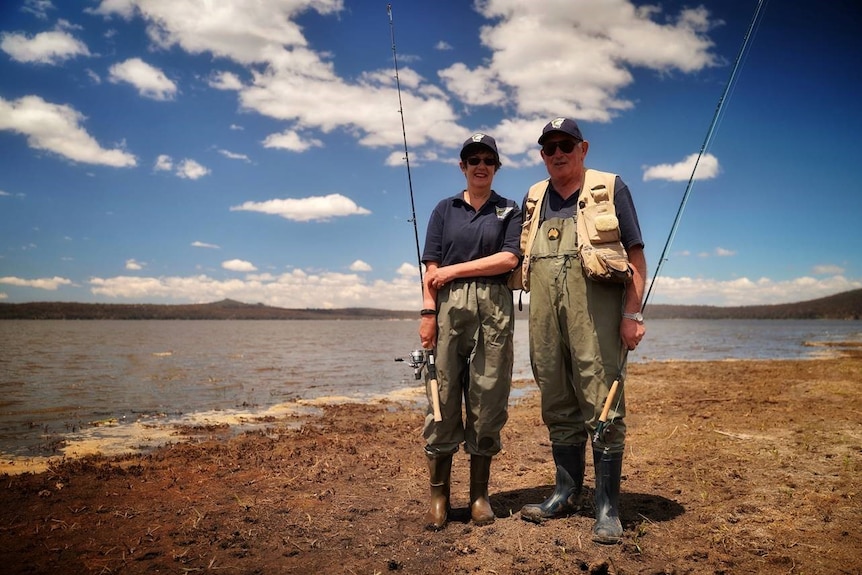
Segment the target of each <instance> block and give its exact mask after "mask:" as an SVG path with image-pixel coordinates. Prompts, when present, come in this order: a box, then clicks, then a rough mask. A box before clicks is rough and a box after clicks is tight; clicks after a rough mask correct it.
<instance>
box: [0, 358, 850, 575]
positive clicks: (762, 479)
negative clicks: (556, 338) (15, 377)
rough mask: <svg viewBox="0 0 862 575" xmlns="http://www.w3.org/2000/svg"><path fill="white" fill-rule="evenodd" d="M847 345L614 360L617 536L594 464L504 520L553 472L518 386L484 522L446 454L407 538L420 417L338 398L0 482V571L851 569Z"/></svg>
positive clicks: (463, 475)
mask: <svg viewBox="0 0 862 575" xmlns="http://www.w3.org/2000/svg"><path fill="white" fill-rule="evenodd" d="M860 351H862V350H860V349H858V348H857V349H856V350H853V349H849V350H847V351H846V352H845V354H844V355H843V356H842V357H840V358H833V359H822V360H821V359H817V360H806V361H734V362H709V363H682V362H672V363H648V364H636V365H632V366H630V368H629V376H628V381H627V383H626V385H627V401H628V409H629V413H630V415H629V417H628V424H629V440H628V446H627V451H626V456H625V460H624V463H623V483H622V495H621V514H622V520H623V526H624V528H625V534H624V541H623V543H622V544H620V545H613V546H601V545H597V544H595V543H593V542H592V541H591V540H590V529H591V527H592V524H593V510H592V505H591V503H590V501H591V497H592V486H593V484H594V482H593V471H592V466H591V463H588V467H587V479H586V488H585V491H586V493H585V505H584V508H583V510H582V512H581V513H579V514H577V515H573V516H570V517H567V518H563V519H558V520H554V521H550V522H547V523H545V524H543V525H534V524H531V523H528V522H526V521H523V520H521V518H520V514H519V509H520V508H521V506H522V505H524V504H525V503H530V502H538V501H541V500H542V499H544V498H545V497H546V496H547V495H548V494H549V493H550V492H551V491H552V484H553V477H554V470H553V466H552V459H551V453H550V445H549V443H548V440H547V432H546V429H545V427H544V425H543V424H542V423H541V420H540V417H539V407H538V396H537V394H536V393H528V394H526V395H525V397H523V398H522V399H519V400H518V401H517V402H513V405H512V407H511V410H510V420H509V423H508V424H507V425H506V427H505V429H504V451H503V452H502V453H501V454H500V455H499V456H498V457H496V458H495V459H494V463H493V466H492V476H491V503H492V505H493V508H494V511H495V513H496V516H497V519H496V521H495V522H494V523H493V524H491V525H487V526H482V527H477V526H474V525H472V524H471V523H470V521H469V513H468V511H467V504H468V501H467V500H468V470H469V464H468V460H467V457H466V455H464V454H463V452H462V453H460V454H459V455H458V456H457V457H456V460H455V463H454V465H453V467H454V469H453V486H452V498H453V501H452V503H453V506H454V510H453V513H452V516H451V522H450V523H449V525H448V526H447V527H446V529H444V530H443V531H441V532H437V533H434V532H429V531H426V530H424V528H423V518H424V514H425V511H426V499H427V492H428V479H427V468H426V464H425V459H424V456H423V454H422V449H421V448H422V440H421V437H420V429H421V424H422V418H423V415H422V413H420V410H418V409H416V408H415V407H412V406H402V405H397V404H376V405H341V406H331V407H328V408H327V409H326V410H325V415H324V416H323V417H321V418H319V419H315V420H312V421H307V422H304V423H302V425H299V426H297V425H296V421H291V420H284V421H272V422H271V425H270V426H269V427H268V428H267V429H266V431H257V432H252V433H247V434H243V435H237V436H233V435H232V434H230V433H229V432H227V431H225V430H224V429H211V430H202V429H199V430H187V432H186V433H185V434H183V435H181V436H178V438H177V441H176V443H173V444H171V445H168V446H165V447H163V448H159V449H157V450H155V451H151V452H149V453H147V454H145V455H135V456H125V457H120V458H97V457H96V458H86V459H83V460H73V461H66V462H64V463H62V464H57V465H55V466H53V467H52V468H50V469H49V471H47V472H44V473H38V474H32V473H28V474H22V475H5V476H0V571H2V572H3V573H7V574H13V573H14V574H18V573H51V574H79V573H80V574H91V573H92V574H110V573H178V574H189V573H198V572H213V573H226V574H253V573H260V574H270V573H272V574H280V573H297V574H300V573H301V574H311V573H325V574H353V575H359V574H362V575H376V574H381V575H382V574H385V573H403V574H426V573H427V574H430V573H434V574H438V573H447V574H449V573H457V574H468V573H475V574H496V575H506V574H535V575H539V574H557V573H559V574H562V573H566V574H569V573H590V574H605V573H608V574H633V573H644V574H687V573H696V574H700V573H709V574H736V573H759V574H776V575H777V574H781V575H786V574H806V575H811V574H821V573H822V574H826V573H828V574H834V573H855V574H858V573H862V535H860V530H859V525H860V523H862V493H860V487H862V393H860V385H862V353H860ZM519 385H521V386H526V387H532V385H533V384H532V383H531V382H520V384H519ZM191 431H194V433H192V432H191ZM588 459H590V458H588Z"/></svg>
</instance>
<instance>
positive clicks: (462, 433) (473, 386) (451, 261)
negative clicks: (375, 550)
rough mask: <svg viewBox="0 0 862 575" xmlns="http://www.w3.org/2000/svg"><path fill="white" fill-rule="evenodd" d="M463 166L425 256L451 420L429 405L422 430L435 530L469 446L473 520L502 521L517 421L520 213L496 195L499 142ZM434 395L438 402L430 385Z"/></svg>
mask: <svg viewBox="0 0 862 575" xmlns="http://www.w3.org/2000/svg"><path fill="white" fill-rule="evenodd" d="M459 165H460V167H461V171H462V172H463V173H464V176H465V178H466V180H467V188H466V189H465V190H463V191H461V192H459V193H457V194H456V195H454V196H452V197H450V198H446V199H444V200H442V201H441V202H440V203H439V204H437V207H436V208H434V211H433V212H432V214H431V218H430V220H429V222H428V232H427V236H426V238H425V250H424V252H423V255H422V263H424V264H425V278H424V282H423V285H424V290H423V291H424V302H423V308H424V309H423V310H422V312H421V314H422V319H421V325H420V328H419V337H420V339H421V341H422V346H423V347H424V348H425V349H434V348H436V349H437V353H436V367H437V378H438V379H437V385H438V391H439V403H440V413H441V415H442V421H434V416H433V409H432V406H431V405H429V410H428V415H427V416H426V418H425V428H424V431H423V435H424V437H425V440H426V445H425V454H426V455H427V457H428V468H429V472H430V475H431V505H430V508H429V510H428V515H427V517H426V526H427V527H428V528H429V529H432V530H439V529H442V528H443V527H444V526H445V525H446V519H447V516H448V512H449V486H450V476H451V470H452V456H453V455H454V454H455V453H456V452H457V451H458V448H459V446H460V445H461V443H463V444H464V450H465V451H466V452H467V453H469V454H470V516H471V518H472V520H473V522H474V523H476V524H479V525H481V524H486V523H490V522H492V521H494V512H493V510H492V509H491V503H490V501H489V500H488V479H489V477H490V471H491V458H492V457H493V456H494V455H496V454H497V453H499V451H500V448H501V444H500V430H501V429H502V428H503V425H504V424H505V423H506V419H507V418H508V411H507V407H508V401H509V390H510V388H511V384H512V362H513V357H514V353H513V342H512V337H513V333H514V319H515V318H514V305H513V301H512V290H511V289H509V288H508V287H507V286H506V279H507V277H508V275H509V272H511V270H512V269H513V268H515V267H516V266H518V265H519V263H520V248H519V238H520V233H521V210H520V207H519V206H518V204H517V203H516V202H514V201H512V200H508V199H505V198H503V197H501V196H499V195H497V193H496V192H494V190H492V189H491V185H492V183H493V181H494V176H495V175H496V173H497V171H498V170H499V169H500V166H501V164H500V155H499V153H498V152H497V144H496V142H495V141H494V138H492V137H491V136H488V135H486V134H481V133H480V134H474V135H473V136H472V137H470V139H468V140H467V141H466V142H464V145H463V146H462V148H461V162H460V164H459ZM429 385H430V384H429ZM428 396H429V404H430V402H431V401H432V399H431V398H432V394H431V389H430V387H429V389H428ZM462 399H463V405H464V408H465V409H464V417H463V418H462V413H461V407H462Z"/></svg>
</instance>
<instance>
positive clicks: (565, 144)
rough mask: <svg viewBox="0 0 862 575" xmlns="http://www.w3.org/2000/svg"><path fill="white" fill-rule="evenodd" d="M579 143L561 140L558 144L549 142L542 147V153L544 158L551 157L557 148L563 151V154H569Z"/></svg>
mask: <svg viewBox="0 0 862 575" xmlns="http://www.w3.org/2000/svg"><path fill="white" fill-rule="evenodd" d="M578 143H579V142H576V141H574V140H562V141H559V142H550V143H547V144H545V145H544V146H542V151H543V152H544V153H545V155H546V156H553V155H554V154H556V153H557V147H558V146H559V148H560V149H561V150H562V151H563V153H564V154H571V153H572V150H574V149H575V146H577V145H578Z"/></svg>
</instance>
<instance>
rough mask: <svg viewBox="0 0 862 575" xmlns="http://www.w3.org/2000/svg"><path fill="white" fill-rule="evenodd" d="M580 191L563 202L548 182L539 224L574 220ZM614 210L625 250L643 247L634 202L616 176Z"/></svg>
mask: <svg viewBox="0 0 862 575" xmlns="http://www.w3.org/2000/svg"><path fill="white" fill-rule="evenodd" d="M580 195H581V192H580V190H578V191H577V192H575V193H574V194H572V195H571V196H569V197H568V198H566V199H565V200H564V199H563V198H562V197H561V196H560V194H558V193H557V191H556V190H555V189H554V186H553V184H551V182H550V181H549V182H548V193H546V194H545V201H544V202H543V204H542V212H541V213H542V219H541V220H540V223H541V222H543V221H545V220H547V219H548V218H574V217H576V215H577V211H578V197H579V196H580ZM614 210H615V211H616V215H617V219H618V220H619V221H620V241H621V242H622V244H623V246H624V247H625V248H626V249H630V248H633V247H637V246H640V247H643V245H644V241H643V236H642V235H641V226H640V222H639V221H638V214H637V211H635V205H634V201H633V200H632V194H631V192H630V191H629V187H628V186H627V185H626V184H625V183H624V182H623V181H622V179H621V178H620V177H619V176H617V179H616V182H615V183H614Z"/></svg>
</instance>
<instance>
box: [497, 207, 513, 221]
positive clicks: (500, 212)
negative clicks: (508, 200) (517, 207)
mask: <svg viewBox="0 0 862 575" xmlns="http://www.w3.org/2000/svg"><path fill="white" fill-rule="evenodd" d="M512 209H513V208H512V206H508V207H503V208H494V211H496V212H497V219H498V220H505V219H506V216H508V215H509V213H511V211H512Z"/></svg>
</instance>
